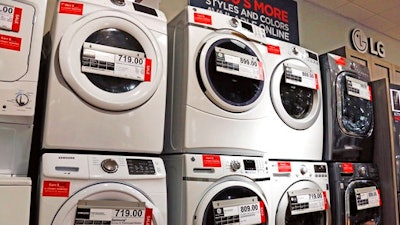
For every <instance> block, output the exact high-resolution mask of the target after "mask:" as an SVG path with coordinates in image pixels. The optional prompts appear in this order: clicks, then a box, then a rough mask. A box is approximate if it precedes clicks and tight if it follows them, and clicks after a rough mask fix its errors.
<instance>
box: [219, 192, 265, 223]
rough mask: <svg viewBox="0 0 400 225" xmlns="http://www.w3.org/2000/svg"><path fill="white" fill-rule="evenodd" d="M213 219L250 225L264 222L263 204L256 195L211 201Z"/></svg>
mask: <svg viewBox="0 0 400 225" xmlns="http://www.w3.org/2000/svg"><path fill="white" fill-rule="evenodd" d="M212 204H213V208H214V220H215V221H218V222H219V224H231V225H233V224H235V225H236V224H239V225H250V224H260V223H265V221H266V215H265V206H264V203H263V202H262V201H258V198H257V197H256V196H253V197H246V198H237V199H230V200H220V201H213V202H212Z"/></svg>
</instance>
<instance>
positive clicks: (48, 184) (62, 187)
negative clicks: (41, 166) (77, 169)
mask: <svg viewBox="0 0 400 225" xmlns="http://www.w3.org/2000/svg"><path fill="white" fill-rule="evenodd" d="M69 188H70V182H68V181H50V180H45V181H43V190H42V196H46V197H69Z"/></svg>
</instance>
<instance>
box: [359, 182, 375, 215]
mask: <svg viewBox="0 0 400 225" xmlns="http://www.w3.org/2000/svg"><path fill="white" fill-rule="evenodd" d="M354 193H355V195H356V201H357V210H363V209H368V208H373V207H378V206H380V196H379V192H378V190H377V189H376V187H375V186H371V187H364V188H355V189H354Z"/></svg>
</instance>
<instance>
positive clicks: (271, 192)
mask: <svg viewBox="0 0 400 225" xmlns="http://www.w3.org/2000/svg"><path fill="white" fill-rule="evenodd" d="M168 40H169V41H168V43H169V44H168V46H169V51H168V52H169V57H168V59H169V66H168V85H167V86H168V88H167V89H168V90H167V112H166V126H165V129H166V130H165V139H164V142H165V144H164V148H165V149H164V155H165V156H164V159H165V163H166V169H167V174H168V180H167V182H168V200H169V201H168V206H169V208H172V209H174V210H169V216H168V218H169V224H177V225H187V224H199V225H200V224H201V225H206V224H269V225H272V224H274V225H283V224H297V223H298V222H299V221H301V222H300V223H304V224H306V223H308V224H321V225H329V224H330V218H331V215H330V202H329V199H330V197H329V195H330V193H329V185H328V184H329V179H328V166H327V164H326V163H324V162H322V146H323V140H322V134H323V118H322V116H323V114H322V89H321V77H320V68H319V62H318V55H317V54H316V53H314V52H312V51H309V50H307V49H304V48H302V47H299V46H296V45H293V44H289V43H286V42H283V41H278V40H274V39H270V38H267V37H265V30H263V29H260V28H259V27H258V26H256V25H253V24H248V23H246V22H244V21H240V20H238V19H236V18H233V17H230V16H227V15H223V14H220V13H217V12H212V11H209V10H205V9H200V8H196V7H191V6H188V7H187V8H186V9H185V10H184V11H183V12H181V13H180V14H179V15H178V16H177V17H175V18H174V19H173V20H172V21H171V22H169V24H168ZM277 137H279V138H277ZM281 137H285V140H286V141H285V142H282V138H281ZM269 159H271V161H269ZM271 180H272V182H271ZM195 184H196V185H195ZM259 189H261V190H262V192H260V191H259Z"/></svg>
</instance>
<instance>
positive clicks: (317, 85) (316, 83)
mask: <svg viewBox="0 0 400 225" xmlns="http://www.w3.org/2000/svg"><path fill="white" fill-rule="evenodd" d="M314 78H315V90H318V89H319V84H318V74H314Z"/></svg>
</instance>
